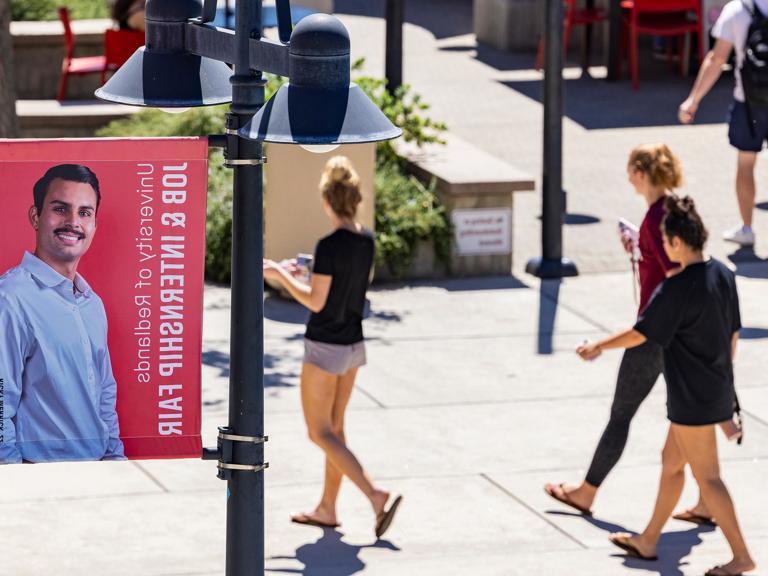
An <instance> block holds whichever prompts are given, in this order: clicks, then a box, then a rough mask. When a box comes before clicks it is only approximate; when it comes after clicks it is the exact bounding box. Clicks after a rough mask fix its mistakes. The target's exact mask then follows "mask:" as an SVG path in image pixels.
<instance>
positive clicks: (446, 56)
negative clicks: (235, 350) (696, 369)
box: [0, 0, 768, 576]
mask: <svg viewBox="0 0 768 576" xmlns="http://www.w3.org/2000/svg"><path fill="white" fill-rule="evenodd" d="M345 2H346V0H345ZM340 4H341V8H342V11H343V10H347V11H351V10H350V9H348V7H347V6H346V4H349V5H353V7H354V6H355V5H362V3H354V4H353V3H352V2H351V0H350V1H349V2H346V4H345V3H340ZM415 4H418V5H419V6H421V7H426V8H430V7H431V8H434V11H433V15H434V17H432V18H431V19H430V14H429V10H426V9H424V10H421V11H419V12H417V13H416V14H417V16H418V18H419V21H418V22H416V23H415V24H412V25H409V26H408V27H407V36H406V61H407V68H406V79H408V80H410V81H413V82H414V83H415V84H416V86H417V89H418V91H420V92H422V93H423V94H424V95H425V96H426V97H427V99H428V100H429V101H431V102H433V103H434V111H435V115H436V116H437V117H441V118H444V119H446V120H447V121H448V122H449V123H450V125H451V127H452V129H453V130H454V131H455V132H456V133H457V134H458V135H460V136H461V137H462V138H465V139H467V140H470V141H471V142H473V143H475V144H476V145H477V146H479V147H481V148H483V149H484V150H487V151H489V152H490V153H492V154H495V155H497V156H499V157H500V158H503V159H506V160H508V161H510V162H513V163H514V164H516V165H517V166H519V167H520V168H522V169H525V170H528V171H531V172H533V173H537V174H538V173H539V172H540V166H539V158H540V139H541V134H540V129H539V127H538V126H539V124H538V122H534V121H532V119H535V118H538V117H539V116H540V113H541V108H540V105H539V104H538V103H537V102H536V101H535V99H534V98H531V94H532V91H533V90H535V89H536V88H535V86H536V83H535V78H536V73H535V72H532V71H530V70H526V69H525V68H526V67H528V66H529V63H528V62H529V61H530V59H531V58H532V56H531V55H525V56H519V57H516V56H505V55H501V54H497V53H494V52H491V51H488V50H486V49H480V50H478V49H476V48H475V46H474V44H473V41H472V38H471V37H470V36H467V35H466V32H467V30H466V26H467V24H466V18H467V16H466V15H467V11H466V7H465V6H464V4H463V3H461V2H459V1H458V0H446V1H445V2H444V3H441V5H443V7H444V9H443V10H442V11H438V10H437V8H436V6H437V4H436V2H435V1H433V2H432V3H429V2H427V1H426V0H424V1H422V2H418V3H415ZM409 5H410V4H409ZM462 6H464V7H463V8H462ZM453 8H457V10H459V12H458V14H459V16H458V17H456V18H452V16H454V15H455V13H454V12H453ZM462 10H463V12H462ZM361 11H362V10H358V14H356V15H354V14H353V15H347V16H344V21H345V23H346V24H347V25H348V27H349V29H350V31H351V33H352V38H353V41H354V44H353V46H354V47H355V50H357V51H358V52H359V54H363V53H366V54H367V56H368V65H369V66H370V67H371V69H372V70H374V71H377V70H379V69H380V67H381V66H382V61H381V57H380V55H379V53H378V50H379V49H380V47H381V46H383V25H382V23H381V21H378V20H375V19H372V18H370V17H369V16H366V15H364V14H359V12H361ZM437 16H439V22H440V23H439V25H436V24H434V23H432V24H431V23H430V22H433V21H435V20H436V17H437ZM462 19H463V20H462ZM416 24H419V25H418V26H417V25H416ZM424 26H426V28H425V27H424ZM361 39H364V40H361ZM597 72H599V70H598V71H596V73H597ZM650 78H651V79H650V81H648V82H646V81H645V78H643V86H642V89H641V92H640V93H639V94H634V93H632V92H631V91H630V90H628V88H627V87H626V86H625V85H624V84H616V85H607V84H604V83H602V82H599V81H596V80H595V81H593V80H574V81H572V82H569V94H571V95H572V96H571V100H570V101H569V102H570V103H569V118H570V119H569V120H568V122H567V125H566V162H567V164H566V185H567V187H568V189H569V191H570V192H571V194H570V196H569V202H570V204H569V209H570V211H571V212H572V213H574V214H582V215H586V216H591V217H594V218H597V219H598V220H599V222H597V223H595V224H592V225H582V226H569V227H568V228H567V229H566V241H567V252H568V254H569V255H570V256H572V257H573V258H574V259H575V260H576V261H577V262H578V263H579V265H580V266H581V268H582V270H583V271H586V272H591V273H589V274H583V275H582V276H580V277H578V278H574V279H569V280H568V281H566V282H563V283H562V284H561V283H547V284H545V285H543V286H542V285H540V284H539V282H538V281H536V280H535V279H532V278H530V277H526V276H525V275H523V274H517V277H516V278H489V279H482V280H452V281H446V282H441V283H417V284H412V285H408V286H382V287H378V288H377V289H375V290H374V291H373V292H372V293H371V310H372V312H371V317H370V319H369V320H368V321H367V323H366V331H367V334H368V336H369V338H370V344H369V361H370V362H369V365H368V366H367V367H366V368H364V369H363V370H362V371H361V377H360V382H359V387H358V390H357V392H356V394H355V395H354V396H353V400H352V404H351V406H350V410H349V414H348V424H347V426H348V435H349V439H350V442H351V445H352V447H353V449H355V450H356V451H357V452H358V454H359V456H360V458H361V460H362V461H363V463H364V464H365V465H366V467H367V468H368V469H369V470H370V472H371V474H372V475H373V476H374V477H375V478H376V479H377V480H380V482H381V483H382V485H384V486H385V487H388V488H390V489H391V490H393V491H396V492H401V493H403V494H404V495H405V502H404V505H403V508H402V511H401V514H400V515H399V516H398V518H397V519H396V522H395V524H394V525H393V527H392V529H391V531H390V532H389V533H388V534H387V539H386V540H383V541H379V542H376V541H375V538H374V537H373V533H372V527H373V516H372V513H371V512H370V511H369V510H368V509H367V504H366V502H365V500H364V499H363V498H362V497H361V496H360V494H359V493H358V492H357V491H356V490H355V489H354V488H353V487H352V486H351V485H349V483H345V484H344V486H343V489H342V495H341V500H340V505H339V512H340V519H341V521H342V522H343V527H342V528H341V529H340V530H338V531H326V532H323V531H321V530H319V529H316V528H309V527H301V526H294V525H291V524H290V523H289V522H288V515H289V513H290V512H292V511H297V510H301V509H305V508H307V507H309V506H311V505H312V504H313V503H314V502H315V499H316V498H318V496H319V492H320V486H321V472H322V458H321V455H320V453H319V451H318V450H317V449H316V448H315V447H314V446H313V445H311V443H310V442H309V440H308V439H307V438H306V433H305V429H304V425H303V421H302V416H301V411H300V406H299V395H298V387H297V384H298V370H299V368H300V359H301V353H302V343H301V334H302V323H303V321H304V312H303V311H302V309H301V308H299V307H298V306H297V305H295V304H290V303H287V302H284V301H281V300H277V299H273V298H269V299H268V300H267V317H268V320H267V326H266V332H267V334H266V337H267V340H266V350H267V356H266V359H265V364H266V367H267V378H266V383H267V390H266V395H267V423H266V424H267V426H266V428H267V433H268V434H269V436H270V442H269V444H268V447H267V452H268V460H269V461H270V463H271V467H270V468H269V470H268V471H267V473H266V478H267V555H268V559H267V567H268V569H269V572H270V573H274V574H303V575H305V576H351V575H353V574H358V573H362V574H371V575H374V576H380V575H381V576H389V575H398V576H401V575H403V574H408V575H411V574H413V575H415V574H419V575H422V574H423V575H435V576H437V575H440V576H444V575H453V574H456V575H458V574H461V575H465V574H472V575H473V576H476V575H477V576H491V575H494V576H502V575H503V576H516V575H531V574H533V575H568V576H581V575H584V576H586V575H589V576H616V575H617V574H638V575H640V574H642V575H645V574H652V575H653V574H658V575H659V576H693V575H699V574H702V573H703V571H704V570H705V569H706V568H708V567H710V566H711V565H713V564H715V563H718V562H721V561H723V560H725V559H726V557H727V546H726V544H725V542H724V540H723V538H722V535H721V533H720V532H719V531H713V530H708V529H698V528H695V527H692V526H690V525H687V524H684V523H679V522H674V521H673V522H670V524H669V525H668V531H667V532H666V533H665V535H664V537H663V540H662V543H661V548H660V551H659V552H660V556H661V559H660V560H659V561H658V562H654V563H649V564H645V563H641V562H639V561H635V560H631V559H627V558H626V557H624V556H623V555H622V554H620V553H619V551H618V550H616V549H614V548H613V547H611V546H610V544H608V542H607V540H606V536H607V534H608V533H609V532H610V531H613V530H616V529H624V528H627V529H633V530H636V529H640V528H641V527H642V526H643V524H644V523H645V521H646V520H647V518H648V516H649V513H650V510H651V507H652V505H653V499H654V493H655V489H656V483H657V480H658V473H659V450H660V448H661V445H662V442H663V437H664V433H665V427H666V423H665V418H664V398H665V394H664V389H663V386H662V385H659V386H657V388H656V390H655V391H654V393H653V394H652V395H651V397H650V398H649V399H648V401H647V402H646V403H645V404H644V406H643V407H642V409H641V410H640V413H639V414H638V416H637V419H636V421H635V423H634V426H633V430H632V434H631V437H630V441H629V445H628V449H627V452H626V454H625V456H624V458H623V459H622V461H621V463H620V465H619V466H618V467H617V469H616V470H615V471H614V473H613V475H612V476H611V477H609V480H608V481H607V482H606V484H605V486H604V489H603V491H602V492H601V494H600V498H599V500H598V502H597V503H596V506H595V511H596V515H595V518H593V519H589V520H588V519H585V518H581V517H578V516H574V515H573V514H571V513H570V512H569V511H568V510H567V509H565V508H564V507H562V506H559V505H557V503H555V502H553V501H551V500H549V499H548V498H547V497H546V495H545V494H544V493H543V491H542V489H541V487H542V484H543V483H544V482H546V481H555V480H574V479H578V478H579V477H580V476H581V475H582V474H583V473H584V469H585V467H586V466H587V465H588V463H589V459H590V457H591V454H592V450H593V448H594V446H595V443H596V441H597V438H598V436H599V434H600V432H601V429H602V426H603V425H604V423H605V421H606V419H607V414H608V409H609V406H610V399H611V394H612V389H613V382H614V378H615V373H616V369H617V365H618V360H619V353H618V352H613V353H609V354H606V355H605V357H603V358H601V359H600V360H598V361H597V362H594V363H589V364H585V363H582V362H581V361H580V360H578V358H577V357H576V356H575V354H574V353H573V348H574V346H575V345H576V343H578V342H579V341H581V340H582V339H583V338H585V337H586V338H589V337H596V336H599V335H601V334H605V333H607V332H609V331H611V330H614V329H617V328H619V327H623V326H625V325H627V324H628V323H630V322H631V321H632V317H633V309H634V303H633V301H632V292H631V289H630V286H631V281H632V280H631V277H630V275H629V274H628V273H626V272H625V271H623V270H624V268H625V264H624V260H623V257H622V255H621V252H620V248H619V247H618V246H617V243H616V242H614V232H613V222H614V221H615V219H616V218H617V217H618V216H620V215H623V216H626V217H628V218H632V219H635V220H639V217H640V215H641V214H642V210H643V207H642V203H641V202H640V201H639V200H638V199H635V198H633V197H632V195H631V192H630V191H629V188H628V186H627V185H626V183H625V181H624V174H623V166H624V162H625V157H626V154H627V151H628V150H629V148H630V147H631V146H632V145H634V144H635V143H638V142H643V141H652V140H662V139H663V140H666V141H668V142H670V144H671V145H673V147H674V148H675V149H676V150H678V152H679V153H680V154H681V156H682V157H683V160H684V162H685V166H686V168H687V169H688V174H689V189H690V191H691V192H692V193H695V194H696V195H697V198H699V199H700V201H701V203H702V206H703V208H704V212H705V217H706V219H707V222H708V223H709V224H710V226H711V227H712V229H713V231H719V230H720V229H722V228H724V227H725V226H727V225H729V224H731V223H732V221H733V220H734V217H735V202H734V200H733V198H732V194H731V191H730V181H731V178H732V168H731V165H730V164H731V160H732V158H731V156H732V155H731V154H730V152H729V151H728V149H727V147H726V145H725V142H724V137H723V130H724V128H723V126H722V125H720V124H708V125H700V126H696V127H693V128H683V127H678V126H674V124H673V119H671V118H669V114H668V113H667V112H664V110H665V109H666V108H665V107H666V106H668V105H675V103H676V101H677V99H678V97H679V96H680V95H681V94H682V93H683V92H684V91H685V86H684V85H683V83H682V82H680V81H677V80H674V79H673V80H671V82H670V83H667V84H661V80H654V79H653V78H654V77H653V75H651V77H650ZM718 90H719V92H718V93H716V94H715V99H714V100H713V104H712V105H713V106H714V103H715V102H718V101H719V102H721V103H722V102H723V101H725V100H727V87H726V86H725V85H723V86H722V87H720V88H718ZM573 94H581V96H580V97H579V99H576V98H575V97H574V96H573ZM718 94H719V96H718ZM718 98H719V100H718ZM469 102H471V103H473V104H472V105H468V104H467V103H469ZM619 103H620V104H621V105H622V106H623V108H621V111H620V112H619V111H617V110H618V106H619ZM607 104H611V106H607ZM703 114H704V118H705V119H706V118H716V117H718V115H719V114H720V112H719V111H710V112H706V109H705V110H704V111H703ZM708 114H711V116H708ZM664 118H667V120H664ZM644 119H647V122H642V121H643V120H644ZM638 124H642V125H643V126H644V127H640V128H638V127H637V125H638ZM718 161H722V162H724V163H725V165H724V166H721V165H718ZM764 166H765V164H764V160H761V168H764ZM761 183H763V184H764V180H763V179H762V178H761ZM763 189H765V188H764V187H763ZM517 207H518V209H517V211H516V215H515V220H516V262H517V264H516V267H520V266H521V265H522V264H524V262H525V259H527V258H528V257H530V256H533V255H537V254H538V248H537V246H538V235H537V234H538V233H537V230H536V224H535V221H536V220H535V216H536V213H537V209H538V207H537V201H536V199H535V198H525V197H523V198H521V199H520V201H519V202H518V203H517ZM758 231H759V232H760V231H766V227H765V214H764V213H760V214H759V220H758ZM765 236H767V235H766V234H763V235H762V236H761V242H766V241H768V240H766V238H765ZM766 247H768V245H766V244H760V245H758V253H761V250H765V248H766ZM712 248H713V251H714V253H715V254H718V255H720V256H722V257H727V256H728V255H729V254H731V251H729V250H728V249H727V247H726V246H725V245H724V244H723V243H721V242H719V241H718V240H717V239H715V240H714V242H713V246H712ZM734 258H735V260H737V268H738V272H739V288H740V291H741V297H742V302H743V318H744V323H745V326H746V329H745V331H744V337H745V339H744V341H743V342H742V344H741V349H740V352H739V358H738V365H737V382H738V386H739V391H740V394H741V397H742V400H743V404H744V406H745V408H746V410H747V422H746V425H747V440H746V444H745V445H744V446H741V447H736V446H733V445H727V444H725V443H724V442H723V443H722V459H723V470H724V475H725V478H726V481H727V482H728V484H729V486H730V487H731V489H732V492H733V495H734V498H735V500H736V503H737V507H738V509H739V512H740V514H741V518H742V521H743V526H744V530H745V533H746V535H747V538H748V540H749V543H750V544H751V546H752V549H753V551H754V553H755V555H756V556H757V559H758V561H759V562H760V563H761V565H762V566H763V570H760V571H757V572H755V574H756V575H757V574H765V567H766V566H768V520H767V519H766V511H767V510H768V498H767V497H766V495H765V490H764V488H763V484H762V482H763V478H765V476H763V475H764V474H768V385H767V384H766V380H765V375H764V374H765V369H764V365H765V338H766V337H768V308H766V307H765V305H764V301H765V293H766V277H768V265H766V264H764V263H763V262H761V261H759V259H757V258H755V257H753V256H751V255H737V256H736V257H734ZM229 314H230V309H229V292H228V291H227V290H225V289H222V288H218V287H212V286H209V287H207V289H206V299H205V335H204V350H203V361H204V373H203V387H204V420H203V433H204V436H205V439H206V441H207V443H208V444H209V445H210V444H212V443H213V442H214V440H215V433H216V427H217V426H219V425H223V424H225V423H226V414H227V404H226V402H227V377H228V358H229V355H228V353H229ZM0 486H1V487H2V490H0V510H1V511H2V518H3V523H2V525H3V527H4V530H3V538H4V540H3V543H2V548H0V550H1V551H2V558H3V564H2V572H3V573H4V574H8V575H13V576H38V575H40V574H51V575H55V576H59V575H64V576H69V575H72V576H82V575H86V574H87V575H90V574H104V575H110V576H118V575H123V574H125V575H129V574H130V575H134V574H141V575H144V576H182V575H184V576H208V575H210V576H213V575H221V574H223V572H224V568H223V567H224V532H225V518H224V510H225V497H226V494H225V486H224V484H223V483H222V482H220V481H219V480H217V479H216V478H215V465H214V464H213V463H211V462H203V461H192V460H190V461H153V462H124V463H93V464H52V465H41V466H13V467H4V468H2V469H1V470H0ZM695 496H696V491H695V487H694V486H693V484H692V482H690V481H689V482H688V484H687V487H686V492H685V495H684V499H683V502H684V503H691V502H693V500H694V499H695Z"/></svg>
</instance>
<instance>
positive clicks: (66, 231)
mask: <svg viewBox="0 0 768 576" xmlns="http://www.w3.org/2000/svg"><path fill="white" fill-rule="evenodd" d="M53 233H54V234H71V235H72V236H77V237H78V238H80V240H82V239H84V238H85V234H83V233H82V232H78V231H77V230H75V229H74V228H69V227H68V226H67V227H64V228H56V230H54V231H53Z"/></svg>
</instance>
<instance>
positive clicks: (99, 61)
mask: <svg viewBox="0 0 768 576" xmlns="http://www.w3.org/2000/svg"><path fill="white" fill-rule="evenodd" d="M59 19H60V20H61V24H62V25H63V26H64V46H65V53H64V60H63V61H62V63H61V81H60V83H59V98H58V99H59V102H61V101H62V100H64V98H65V97H66V95H67V80H68V79H69V77H70V76H84V75H86V74H103V72H104V66H105V64H106V58H105V57H104V56H85V57H82V58H75V57H74V52H75V36H74V34H72V26H71V25H70V20H69V10H67V9H66V8H64V7H61V8H59Z"/></svg>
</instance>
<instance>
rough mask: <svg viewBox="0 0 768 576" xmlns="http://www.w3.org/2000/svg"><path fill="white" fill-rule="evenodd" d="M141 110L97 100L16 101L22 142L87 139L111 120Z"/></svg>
mask: <svg viewBox="0 0 768 576" xmlns="http://www.w3.org/2000/svg"><path fill="white" fill-rule="evenodd" d="M139 110H141V109H140V108H138V107H134V106H123V105H120V104H108V103H106V102H102V101H100V100H65V101H64V102H59V101H57V100H18V101H17V102H16V114H17V115H18V117H19V128H20V136H21V137H22V138H87V137H90V136H93V135H94V134H95V132H96V131H97V130H98V129H99V128H102V127H103V126H106V125H107V124H109V123H110V122H112V121H113V120H118V119H120V118H127V117H128V116H131V115H132V114H135V113H136V112H138V111H139Z"/></svg>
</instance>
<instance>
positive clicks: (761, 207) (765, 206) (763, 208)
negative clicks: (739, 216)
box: [755, 202, 768, 210]
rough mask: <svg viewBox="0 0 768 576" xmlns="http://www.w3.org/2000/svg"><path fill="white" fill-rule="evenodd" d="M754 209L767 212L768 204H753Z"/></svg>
mask: <svg viewBox="0 0 768 576" xmlns="http://www.w3.org/2000/svg"><path fill="white" fill-rule="evenodd" d="M755 208H757V209H758V210H768V202H758V203H757V204H755Z"/></svg>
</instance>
